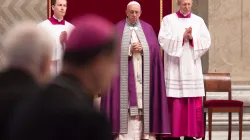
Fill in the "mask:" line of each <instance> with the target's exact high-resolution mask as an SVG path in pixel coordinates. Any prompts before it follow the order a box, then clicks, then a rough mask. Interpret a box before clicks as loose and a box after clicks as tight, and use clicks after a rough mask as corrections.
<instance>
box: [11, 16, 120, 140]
mask: <svg viewBox="0 0 250 140" xmlns="http://www.w3.org/2000/svg"><path fill="white" fill-rule="evenodd" d="M75 25H76V28H75V29H74V30H73V31H72V34H71V35H70V37H69V40H68V42H67V44H66V49H65V54H64V57H63V69H62V73H61V74H60V75H59V76H57V77H56V78H55V80H54V81H53V82H52V83H51V84H50V85H49V86H48V87H47V88H46V89H45V91H43V92H42V93H41V94H40V95H39V96H38V97H37V98H36V99H35V100H33V101H32V102H31V103H30V104H29V105H28V106H27V107H25V108H23V109H22V110H20V111H19V112H18V113H17V115H16V118H15V120H14V121H13V125H12V127H11V128H12V129H11V130H12V133H11V136H12V139H13V140H18V139H20V140H24V139H25V140H34V139H35V140H112V133H111V127H110V126H109V124H108V121H107V120H106V117H105V115H102V114H100V113H98V111H97V110H95V109H94V107H93V96H94V95H95V94H96V93H100V92H101V91H105V90H107V88H108V86H109V85H110V82H111V80H112V78H113V75H114V74H115V73H116V68H117V66H116V61H115V60H116V59H115V58H116V57H117V56H116V55H117V52H116V44H117V42H116V41H117V39H116V32H115V28H114V26H113V25H112V24H111V23H110V22H108V21H106V20H105V19H103V18H100V17H98V16H93V15H89V16H85V17H82V18H80V19H78V20H77V21H76V22H75ZM100 25H102V26H100Z"/></svg>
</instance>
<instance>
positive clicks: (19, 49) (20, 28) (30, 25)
mask: <svg viewBox="0 0 250 140" xmlns="http://www.w3.org/2000/svg"><path fill="white" fill-rule="evenodd" d="M2 45H3V46H2V47H3V52H4V55H5V57H6V62H7V68H8V67H15V68H21V69H25V70H29V71H30V72H34V71H38V70H39V69H40V68H41V65H42V63H43V61H44V60H45V59H46V58H47V57H50V56H51V54H52V42H51V40H50V38H49V36H48V34H46V33H45V31H42V30H41V29H39V28H37V24H36V23H34V22H31V21H26V22H22V23H18V24H16V25H15V26H14V27H13V28H12V29H11V30H10V31H9V32H7V34H6V36H5V39H4V40H3V44H2Z"/></svg>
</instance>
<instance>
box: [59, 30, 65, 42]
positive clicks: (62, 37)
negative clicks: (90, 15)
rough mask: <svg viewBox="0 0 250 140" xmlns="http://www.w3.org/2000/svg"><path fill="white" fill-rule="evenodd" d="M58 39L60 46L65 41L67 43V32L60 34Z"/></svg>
mask: <svg viewBox="0 0 250 140" xmlns="http://www.w3.org/2000/svg"><path fill="white" fill-rule="evenodd" d="M59 39H60V42H61V44H63V43H66V41H67V32H66V31H63V32H61V34H60V37H59Z"/></svg>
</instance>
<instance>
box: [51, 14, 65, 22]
mask: <svg viewBox="0 0 250 140" xmlns="http://www.w3.org/2000/svg"><path fill="white" fill-rule="evenodd" d="M53 17H54V18H55V19H56V20H58V21H59V22H61V21H62V20H63V17H58V16H56V15H53Z"/></svg>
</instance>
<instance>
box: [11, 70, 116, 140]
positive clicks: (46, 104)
mask: <svg viewBox="0 0 250 140" xmlns="http://www.w3.org/2000/svg"><path fill="white" fill-rule="evenodd" d="M10 130H11V131H10V136H11V139H12V140H112V131H111V128H110V125H109V124H108V122H107V120H106V118H105V115H103V114H100V113H98V112H97V111H96V110H95V109H94V107H93V98H92V97H91V96H89V95H88V94H87V93H85V92H84V91H83V90H82V88H81V85H80V82H79V81H78V80H77V78H75V77H73V76H71V75H60V76H58V77H57V78H56V79H55V81H54V82H53V83H52V84H50V85H49V86H48V87H47V88H46V89H45V90H44V91H43V92H41V93H40V94H39V95H38V96H37V97H36V98H35V99H33V100H32V101H31V102H29V103H28V104H27V105H26V106H25V107H22V109H20V110H19V111H17V114H16V116H15V119H14V121H13V124H12V125H11V129H10Z"/></svg>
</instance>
